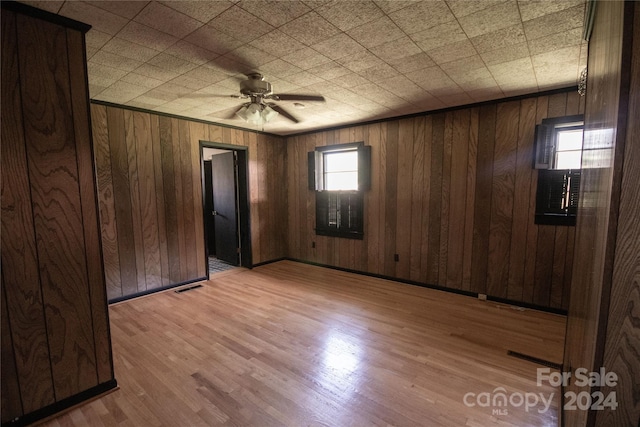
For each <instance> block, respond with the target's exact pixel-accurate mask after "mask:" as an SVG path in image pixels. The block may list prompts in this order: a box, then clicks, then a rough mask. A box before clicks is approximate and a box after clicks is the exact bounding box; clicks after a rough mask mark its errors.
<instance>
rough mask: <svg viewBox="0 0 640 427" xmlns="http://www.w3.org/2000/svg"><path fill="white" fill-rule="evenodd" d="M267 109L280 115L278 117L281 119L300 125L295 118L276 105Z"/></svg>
mask: <svg viewBox="0 0 640 427" xmlns="http://www.w3.org/2000/svg"><path fill="white" fill-rule="evenodd" d="M269 107H271V108H273V109H274V110H275V111H277V112H278V113H280V115H281V116H282V117H286V118H287V119H289V120H291V121H292V122H293V123H300V120H298V119H296V118H295V117H293V116H292V115H291V114H289V112H288V111H287V110H285V109H284V108H282V107H281V106H279V105H276V104H269Z"/></svg>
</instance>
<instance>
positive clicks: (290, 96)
mask: <svg viewBox="0 0 640 427" xmlns="http://www.w3.org/2000/svg"><path fill="white" fill-rule="evenodd" d="M270 98H271V99H273V100H275V101H318V102H324V100H325V99H324V96H320V95H303V94H296V93H283V94H273V95H271V97H270Z"/></svg>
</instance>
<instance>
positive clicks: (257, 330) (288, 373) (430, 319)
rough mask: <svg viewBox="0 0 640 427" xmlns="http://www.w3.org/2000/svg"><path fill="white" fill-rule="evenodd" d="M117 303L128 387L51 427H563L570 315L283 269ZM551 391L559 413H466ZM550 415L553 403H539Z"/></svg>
mask: <svg viewBox="0 0 640 427" xmlns="http://www.w3.org/2000/svg"><path fill="white" fill-rule="evenodd" d="M226 273H227V274H224V275H216V276H213V277H212V280H211V281H209V282H204V283H203V287H201V288H197V289H194V290H191V291H188V292H183V293H175V292H173V291H167V292H162V293H157V294H153V295H150V296H147V297H144V298H138V299H135V300H130V301H126V302H122V303H119V304H115V305H112V306H111V307H110V318H111V323H112V328H111V332H112V337H113V348H114V350H113V351H114V358H115V369H116V378H117V379H118V382H119V386H120V390H118V391H116V392H114V393H111V394H108V395H106V396H104V397H102V398H100V399H97V400H95V401H93V402H90V403H88V404H86V405H84V406H81V407H79V408H76V409H74V410H73V411H71V412H68V413H67V414H64V415H62V416H60V417H58V418H56V419H54V420H51V421H50V422H48V423H47V424H46V425H49V426H60V425H65V426H78V425H83V424H86V423H87V422H94V421H95V422H96V423H97V425H100V424H102V425H105V426H109V425H149V426H176V425H190V426H191V425H193V426H195V425H208V426H211V425H243V426H269V425H277V426H281V425H287V426H302V425H314V426H348V425H358V426H364V425H367V426H368V425H406V426H424V425H429V426H464V425H469V426H473V425H482V426H494V425H495V426H498V425H499V426H523V425H548V426H553V425H557V418H558V404H559V401H558V399H557V397H558V396H559V390H557V389H554V388H552V387H550V386H548V385H543V386H540V387H538V386H537V385H536V368H538V367H539V365H536V364H534V363H532V362H528V361H524V360H521V359H517V358H514V357H511V356H508V355H507V350H513V351H516V352H520V353H524V354H527V355H530V356H533V357H537V358H541V359H545V360H548V361H551V362H555V363H560V362H561V361H562V351H563V341H564V330H565V317H564V316H559V315H554V314H549V313H543V312H539V311H535V310H522V309H515V308H514V307H511V306H508V305H504V304H498V303H494V302H486V301H479V300H477V299H474V298H469V297H465V296H461V295H457V294H452V293H447V292H441V291H436V290H432V289H427V288H422V287H417V286H411V285H405V284H401V283H397V282H391V281H387V280H382V279H377V278H371V277H367V276H362V275H356V274H352V273H347V272H342V271H337V270H331V269H326V268H322V267H316V266H311V265H307V264H301V263H296V262H293V261H280V262H277V263H273V264H268V265H264V266H261V267H257V268H254V269H253V270H246V269H237V270H232V271H231V272H226ZM496 387H504V388H505V390H506V391H507V393H516V392H517V393H527V392H531V393H543V394H544V395H545V396H546V397H549V396H550V395H551V393H554V394H555V397H556V399H554V403H553V404H552V405H551V408H550V410H549V411H548V412H544V413H542V414H540V413H538V411H537V410H529V411H528V412H527V411H525V410H524V408H523V407H521V408H512V407H509V408H508V414H507V415H496V414H492V411H491V408H490V407H489V408H488V407H480V406H478V405H476V406H474V407H470V406H468V405H465V403H464V396H465V394H466V393H469V392H471V393H476V394H478V393H482V392H487V393H492V392H493V390H494V389H496ZM540 409H542V407H540Z"/></svg>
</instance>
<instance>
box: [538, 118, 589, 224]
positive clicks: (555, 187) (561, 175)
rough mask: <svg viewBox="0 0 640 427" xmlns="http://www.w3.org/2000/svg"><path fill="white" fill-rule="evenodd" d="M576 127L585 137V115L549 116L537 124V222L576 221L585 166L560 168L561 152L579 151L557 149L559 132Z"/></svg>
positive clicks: (568, 222) (564, 222) (561, 222)
mask: <svg viewBox="0 0 640 427" xmlns="http://www.w3.org/2000/svg"><path fill="white" fill-rule="evenodd" d="M575 129H582V131H583V138H584V116H583V115H574V116H565V117H553V118H547V119H543V120H542V123H541V124H539V125H536V132H535V142H534V144H535V147H534V158H533V165H532V166H533V168H534V169H538V171H537V189H536V210H535V217H534V223H535V224H539V225H566V226H575V224H576V218H577V210H578V202H579V195H580V179H581V175H582V173H581V169H579V168H578V169H558V168H556V166H557V154H558V153H562V152H569V151H577V150H557V146H558V143H557V141H558V133H560V132H563V131H567V130H575ZM583 145H584V143H583ZM580 151H581V152H583V151H584V150H583V149H581V150H580ZM581 157H582V155H581ZM558 205H560V206H558Z"/></svg>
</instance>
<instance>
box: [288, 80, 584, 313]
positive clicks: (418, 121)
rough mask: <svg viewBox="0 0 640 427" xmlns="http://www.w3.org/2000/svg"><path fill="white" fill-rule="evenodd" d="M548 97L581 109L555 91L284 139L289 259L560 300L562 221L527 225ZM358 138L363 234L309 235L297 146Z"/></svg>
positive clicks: (565, 234)
mask: <svg viewBox="0 0 640 427" xmlns="http://www.w3.org/2000/svg"><path fill="white" fill-rule="evenodd" d="M549 99H551V112H553V113H555V112H556V111H557V112H558V113H559V114H558V115H564V114H565V111H570V110H569V106H571V108H574V109H575V108H580V105H581V99H580V98H579V97H578V98H576V97H575V96H574V95H572V94H567V93H560V94H558V95H552V96H551V97H550V98H547V97H544V96H541V97H531V98H525V99H522V100H516V101H510V102H496V103H492V104H486V105H483V106H482V107H473V108H461V109H457V110H451V111H448V112H444V113H437V114H425V115H424V116H416V117H412V118H405V119H400V120H391V121H385V122H381V123H374V124H370V125H366V126H353V127H348V128H343V129H339V130H330V131H323V132H316V133H311V134H305V135H300V136H294V137H290V138H287V146H286V150H287V156H288V164H287V174H288V178H287V183H288V184H287V185H288V186H289V187H288V192H287V194H288V197H289V200H288V206H289V215H288V218H289V239H288V243H289V249H288V254H289V256H290V257H292V258H297V259H303V260H308V261H314V262H319V263H322V264H328V265H333V266H337V267H342V268H348V269H353V270H357V271H364V272H368V273H374V274H381V275H385V276H391V277H396V278H400V279H409V280H413V281H416V282H421V283H428V284H432V285H438V286H443V287H447V288H451V289H461V290H467V291H473V292H479V293H487V294H489V295H491V296H494V297H501V298H508V299H511V300H514V301H520V302H523V303H535V304H538V305H540V306H544V307H549V308H556V309H560V308H562V307H566V299H567V297H566V294H565V292H566V289H567V288H568V284H567V280H569V279H570V275H568V274H566V269H567V267H569V266H571V261H572V258H571V256H570V254H568V251H569V250H570V249H571V250H572V248H573V247H572V245H570V236H571V230H569V229H570V228H571V227H552V226H548V229H546V230H543V231H541V232H540V229H541V226H538V225H535V224H534V223H533V219H534V211H535V192H536V181H537V172H536V171H534V170H533V169H532V168H531V164H532V161H531V160H532V158H531V156H532V153H533V149H532V147H533V136H534V129H535V125H536V124H537V123H540V121H541V120H542V119H543V118H545V117H547V114H548V108H547V106H548V104H549ZM360 140H364V142H365V143H366V144H368V145H371V147H372V185H371V190H369V191H368V192H367V193H366V196H365V197H366V199H365V200H366V203H365V236H364V239H363V240H362V242H354V241H352V240H350V239H341V238H332V237H325V236H316V235H315V232H314V230H313V225H314V218H315V209H314V206H313V201H314V200H315V195H314V193H313V191H310V190H308V188H307V185H306V183H307V180H306V178H307V177H306V161H307V157H306V153H307V152H308V151H311V150H312V149H313V148H314V147H316V146H320V145H331V144H336V143H346V142H355V141H360ZM296 159H297V160H296ZM545 239H546V240H545ZM312 241H315V242H316V249H315V250H314V249H312V248H311V247H310V245H309V242H312ZM365 252H366V254H365ZM395 254H398V256H399V261H398V262H396V261H394V255H395ZM365 260H366V261H365Z"/></svg>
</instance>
